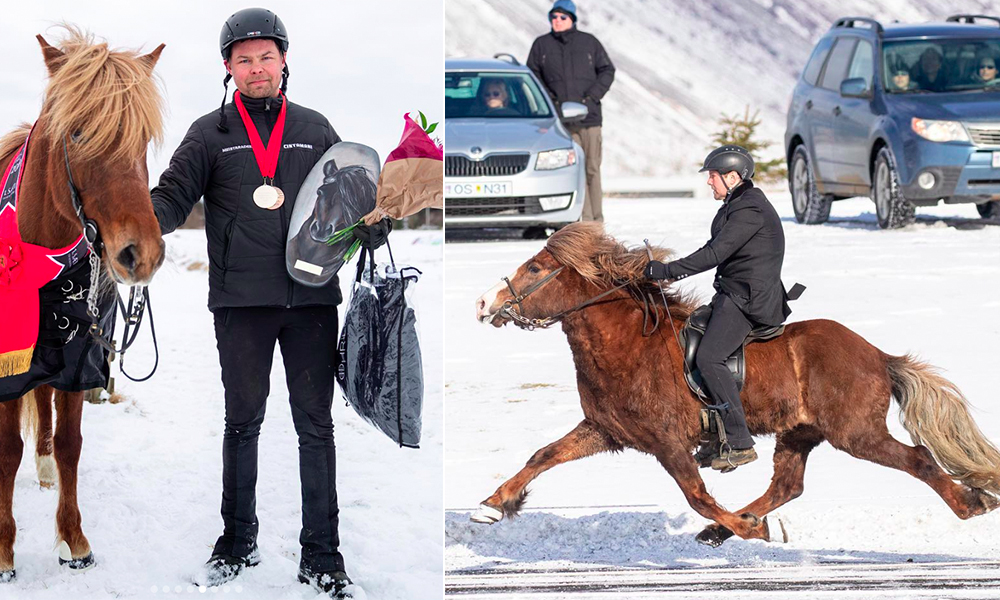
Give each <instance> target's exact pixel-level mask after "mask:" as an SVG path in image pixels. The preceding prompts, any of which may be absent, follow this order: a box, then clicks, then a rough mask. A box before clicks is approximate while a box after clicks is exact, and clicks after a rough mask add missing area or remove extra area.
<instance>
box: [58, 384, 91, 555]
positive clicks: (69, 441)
mask: <svg viewBox="0 0 1000 600" xmlns="http://www.w3.org/2000/svg"><path fill="white" fill-rule="evenodd" d="M55 404H56V430H55V435H54V436H53V439H52V441H53V449H54V454H55V457H56V468H57V469H58V470H59V508H58V509H57V510H56V535H57V536H58V539H57V540H56V544H57V546H58V548H59V564H61V565H68V566H69V568H71V569H74V570H86V569H89V568H90V567H92V566H94V554H93V552H91V551H90V542H88V541H87V537H86V536H85V535H83V529H82V528H81V527H80V507H79V506H78V505H77V498H76V481H77V467H78V466H79V464H80V449H81V448H82V447H83V433H82V432H81V430H80V420H81V418H82V416H83V392H72V393H71V392H61V391H57V392H56V403H55Z"/></svg>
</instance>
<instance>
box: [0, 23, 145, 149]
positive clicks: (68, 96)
mask: <svg viewBox="0 0 1000 600" xmlns="http://www.w3.org/2000/svg"><path fill="white" fill-rule="evenodd" d="M64 29H65V30H66V32H67V35H66V37H65V39H64V40H62V42H61V43H60V44H59V49H60V50H61V51H62V52H63V56H61V57H60V58H59V59H58V61H57V63H56V65H55V66H57V67H58V69H57V70H56V72H55V74H53V75H51V76H50V78H49V84H48V87H47V88H46V90H45V103H44V105H43V107H42V114H41V116H40V117H39V120H40V121H43V122H44V130H43V131H42V135H45V136H47V137H49V138H50V139H52V140H58V143H62V140H63V139H67V140H69V139H71V137H73V136H75V137H76V138H77V139H78V140H79V143H76V144H70V146H71V147H72V152H73V154H74V155H75V156H77V157H79V158H80V159H81V160H92V159H94V158H97V157H98V156H104V155H106V154H108V153H110V156H109V158H110V159H111V160H124V159H134V158H139V157H141V156H143V153H144V152H145V151H146V145H147V144H148V143H149V141H150V140H153V141H155V142H157V143H159V142H160V141H162V139H163V118H162V116H161V115H162V113H163V97H162V95H161V94H160V90H159V89H158V86H157V84H156V81H155V79H154V78H153V75H152V65H151V64H150V63H149V62H147V61H144V60H142V59H141V58H140V55H139V53H138V52H135V51H131V50H110V49H109V48H108V45H107V43H105V42H96V41H95V39H94V36H93V35H91V34H89V33H83V32H81V31H80V30H79V29H77V28H75V27H73V26H69V25H66V26H64ZM37 133H38V132H36V134H37ZM22 141H23V140H22ZM3 148H6V145H3V146H0V150H2V149H3Z"/></svg>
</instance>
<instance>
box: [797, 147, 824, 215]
mask: <svg viewBox="0 0 1000 600" xmlns="http://www.w3.org/2000/svg"><path fill="white" fill-rule="evenodd" d="M788 187H789V188H790V189H791V192H792V209H793V210H794V211H795V220H796V221H798V222H799V223H805V224H807V225H816V224H819V223H826V222H827V220H828V219H829V218H830V205H831V204H833V195H831V194H820V193H819V192H818V191H816V178H815V176H814V175H813V170H812V166H811V165H810V164H809V155H808V154H807V153H806V147H805V146H802V145H799V146H796V147H795V152H794V153H792V169H791V171H790V173H789V177H788Z"/></svg>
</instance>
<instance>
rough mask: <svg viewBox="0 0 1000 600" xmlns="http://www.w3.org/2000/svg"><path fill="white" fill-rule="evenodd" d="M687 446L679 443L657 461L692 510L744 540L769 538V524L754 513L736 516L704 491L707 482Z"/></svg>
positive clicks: (658, 456)
mask: <svg viewBox="0 0 1000 600" xmlns="http://www.w3.org/2000/svg"><path fill="white" fill-rule="evenodd" d="M685 447H686V446H685V444H684V443H681V442H678V443H677V444H674V445H673V446H672V447H671V448H670V449H667V450H665V451H664V452H662V453H660V454H657V456H656V459H657V460H659V461H660V464H661V465H663V468H664V469H666V470H667V472H668V473H670V476H671V477H673V478H674V480H675V481H676V482H677V485H678V486H679V487H680V488H681V492H683V493H684V497H685V498H686V499H687V501H688V504H689V505H690V506H691V508H693V509H694V510H695V511H696V512H697V513H698V514H699V515H701V516H703V517H705V518H706V519H711V520H713V521H715V522H716V523H718V524H720V525H722V526H723V527H725V528H726V529H728V530H729V531H732V532H733V533H735V534H736V535H738V536H740V537H741V538H743V539H746V540H749V539H764V540H766V539H768V530H767V525H766V524H765V523H764V521H762V520H760V519H759V518H758V517H757V516H756V515H754V514H752V513H742V514H739V515H737V514H735V513H731V512H729V511H727V510H726V509H724V508H722V507H721V506H719V504H718V503H717V502H716V501H715V498H713V497H712V496H711V494H709V493H708V490H706V489H705V482H704V481H703V480H702V479H701V475H699V474H698V465H697V464H696V463H695V462H694V460H693V459H692V457H691V454H690V453H689V452H688V451H686V450H685Z"/></svg>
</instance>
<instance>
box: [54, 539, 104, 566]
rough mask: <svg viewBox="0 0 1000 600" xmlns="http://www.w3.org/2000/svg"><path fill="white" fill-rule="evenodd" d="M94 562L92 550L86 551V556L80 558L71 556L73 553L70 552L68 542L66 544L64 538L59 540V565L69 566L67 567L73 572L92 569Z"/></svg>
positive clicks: (95, 562)
mask: <svg viewBox="0 0 1000 600" xmlns="http://www.w3.org/2000/svg"><path fill="white" fill-rule="evenodd" d="M96 564H97V560H96V559H95V558H94V553H93V552H88V553H87V556H84V557H81V558H73V553H72V552H70V549H69V544H67V543H66V542H65V540H64V541H62V542H59V566H60V567H69V569H70V570H71V571H73V572H74V573H82V572H84V571H89V570H90V569H93V568H94V566H95V565H96Z"/></svg>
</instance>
